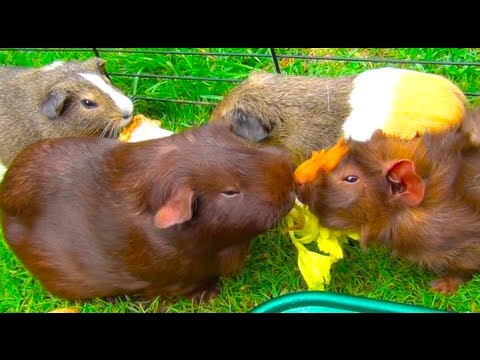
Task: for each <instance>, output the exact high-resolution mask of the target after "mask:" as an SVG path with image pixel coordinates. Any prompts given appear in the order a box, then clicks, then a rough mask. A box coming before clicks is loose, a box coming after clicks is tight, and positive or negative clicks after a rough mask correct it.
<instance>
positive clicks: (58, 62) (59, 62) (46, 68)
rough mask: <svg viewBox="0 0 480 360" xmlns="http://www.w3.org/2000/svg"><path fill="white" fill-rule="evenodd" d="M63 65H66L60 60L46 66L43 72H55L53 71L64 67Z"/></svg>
mask: <svg viewBox="0 0 480 360" xmlns="http://www.w3.org/2000/svg"><path fill="white" fill-rule="evenodd" d="M63 64H64V62H63V61H60V60H58V61H54V62H53V63H51V64H50V65H47V66H44V67H43V70H45V71H49V70H53V69H56V68H57V67H59V66H62V65H63Z"/></svg>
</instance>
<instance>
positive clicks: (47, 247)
mask: <svg viewBox="0 0 480 360" xmlns="http://www.w3.org/2000/svg"><path fill="white" fill-rule="evenodd" d="M293 201H294V192H293V164H292V163H291V161H290V160H289V159H288V156H287V155H286V153H284V152H283V151H281V150H279V149H276V148H268V147H257V146H254V145H252V144H248V143H247V142H246V141H245V140H243V139H241V138H239V137H237V136H235V135H233V134H232V133H231V132H230V131H229V130H228V129H225V128H224V127H221V126H217V125H207V126H202V127H199V128H195V129H189V130H186V131H184V132H182V133H179V134H175V135H172V136H170V137H166V138H162V139H154V140H149V141H142V142H137V143H121V142H119V141H117V140H113V139H102V138H63V139H47V140H44V141H40V142H38V143H36V144H33V145H31V146H29V147H28V148H27V149H26V150H24V151H23V152H22V153H20V155H19V156H18V157H17V158H16V159H15V161H14V162H13V163H12V165H11V167H10V168H9V169H8V171H7V173H6V175H5V179H4V181H3V182H2V184H1V188H0V207H1V210H2V212H1V221H2V226H3V230H4V235H5V239H6V241H7V243H8V245H9V246H10V248H11V249H12V251H13V252H14V253H15V254H16V256H17V257H18V258H19V259H20V260H21V261H22V262H23V263H24V265H25V266H26V268H27V269H28V270H29V271H30V272H31V273H32V274H33V275H34V276H36V277H37V278H38V279H39V280H40V282H41V283H42V285H43V286H44V288H45V289H46V290H48V291H49V292H51V293H52V294H54V295H57V296H59V297H63V298H67V299H87V298H93V297H106V296H116V295H121V294H143V295H146V296H170V295H173V296H176V295H189V296H194V295H195V294H198V292H202V291H204V290H208V289H211V288H214V289H215V288H216V283H217V280H218V277H219V276H223V275H230V274H233V273H235V272H236V271H238V270H239V269H240V268H242V267H243V265H244V262H245V259H246V256H247V254H248V250H249V246H250V243H251V241H252V239H253V238H254V237H255V236H256V235H258V234H260V233H262V232H265V231H267V230H268V229H270V228H271V227H272V226H274V225H275V224H276V223H277V222H278V221H279V220H280V219H281V218H282V217H283V216H284V215H286V213H287V212H288V211H289V210H290V209H291V207H292V206H293Z"/></svg>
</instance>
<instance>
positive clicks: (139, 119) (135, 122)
mask: <svg viewBox="0 0 480 360" xmlns="http://www.w3.org/2000/svg"><path fill="white" fill-rule="evenodd" d="M147 121H150V119H148V118H147V117H146V116H144V115H135V116H134V117H133V119H132V121H130V123H129V124H128V125H127V126H126V127H125V128H124V129H123V131H122V132H121V133H120V135H119V137H118V140H120V141H124V142H128V140H130V137H131V136H132V133H133V132H134V131H135V129H136V128H138V127H139V126H140V125H142V124H143V123H144V122H147Z"/></svg>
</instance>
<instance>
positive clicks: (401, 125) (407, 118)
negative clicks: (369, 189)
mask: <svg viewBox="0 0 480 360" xmlns="http://www.w3.org/2000/svg"><path fill="white" fill-rule="evenodd" d="M466 103H467V100H466V98H465V96H464V94H463V93H462V91H461V90H460V89H459V88H458V87H457V86H456V85H455V84H453V83H452V82H451V81H449V80H447V79H446V78H444V77H442V76H439V75H434V74H427V73H423V72H418V71H412V70H406V69H398V68H379V69H372V70H367V71H364V72H362V73H360V74H358V75H354V76H342V77H334V78H322V77H315V76H294V75H286V74H269V73H265V72H253V73H251V75H250V76H249V77H248V78H247V80H245V81H244V82H243V83H241V84H240V85H239V86H237V87H235V88H233V90H232V91H231V92H229V93H228V94H226V96H224V98H223V99H222V101H220V103H219V104H218V105H217V106H216V107H215V108H214V110H213V112H212V115H211V118H210V121H218V122H226V123H227V124H229V125H230V126H231V127H232V130H233V131H234V132H235V133H236V134H237V135H239V136H242V137H244V138H247V139H249V140H251V141H255V142H264V143H267V144H270V145H276V146H281V147H284V148H285V149H286V150H288V151H289V153H290V154H291V156H292V158H293V160H294V161H295V164H296V165H299V164H300V163H301V162H303V161H305V160H307V159H308V158H309V157H310V156H311V153H312V151H315V150H319V149H323V148H329V147H331V146H333V145H335V143H336V142H337V140H338V139H339V138H340V137H342V136H344V137H345V138H352V139H354V140H362V141H366V140H368V139H369V138H370V136H371V135H372V134H373V132H374V131H375V130H377V129H382V130H383V131H384V132H386V133H387V134H389V133H396V134H402V136H403V137H404V138H406V139H409V138H413V137H414V136H415V134H416V132H417V131H419V132H422V131H433V130H437V129H438V128H442V127H443V126H444V125H450V124H451V123H457V122H460V121H461V119H462V117H463V114H464V110H465V104H466Z"/></svg>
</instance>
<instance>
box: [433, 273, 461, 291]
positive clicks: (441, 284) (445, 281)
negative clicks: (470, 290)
mask: <svg viewBox="0 0 480 360" xmlns="http://www.w3.org/2000/svg"><path fill="white" fill-rule="evenodd" d="M464 281H465V280H464V279H462V278H460V277H453V276H446V277H443V278H441V279H437V280H434V281H431V282H430V283H429V285H430V287H431V288H432V290H433V291H435V292H438V293H440V294H443V295H453V294H455V293H456V292H457V290H458V287H459V286H460V284H462V283H463V282H464Z"/></svg>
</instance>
